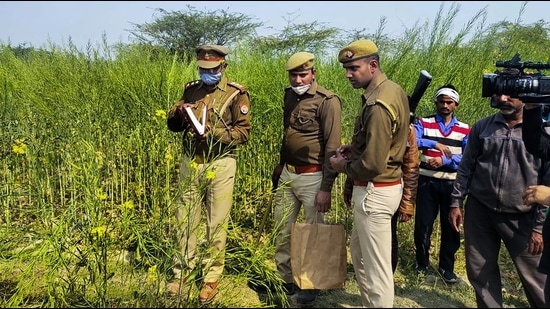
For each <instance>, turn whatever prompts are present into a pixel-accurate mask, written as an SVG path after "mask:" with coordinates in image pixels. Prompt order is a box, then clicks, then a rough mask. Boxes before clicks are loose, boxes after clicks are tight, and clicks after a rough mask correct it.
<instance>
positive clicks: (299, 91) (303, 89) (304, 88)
mask: <svg viewBox="0 0 550 309" xmlns="http://www.w3.org/2000/svg"><path fill="white" fill-rule="evenodd" d="M309 88H311V84H307V85H303V86H298V87H292V90H294V92H296V93H297V94H298V95H302V94H304V93H306V91H308V90H309Z"/></svg>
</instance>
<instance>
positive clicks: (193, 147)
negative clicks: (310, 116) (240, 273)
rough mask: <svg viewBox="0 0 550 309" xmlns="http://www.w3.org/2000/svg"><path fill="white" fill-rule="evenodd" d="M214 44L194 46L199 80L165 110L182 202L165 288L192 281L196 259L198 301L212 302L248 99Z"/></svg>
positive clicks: (174, 290)
mask: <svg viewBox="0 0 550 309" xmlns="http://www.w3.org/2000/svg"><path fill="white" fill-rule="evenodd" d="M228 52H229V50H228V49H227V48H226V47H224V46H219V45H203V46H199V47H197V48H196V53H197V65H198V69H199V75H200V80H196V81H192V82H189V83H187V84H186V85H185V87H184V90H183V96H182V97H181V100H180V101H179V102H178V103H177V104H175V105H174V106H173V107H172V108H171V109H170V111H169V113H168V117H167V124H168V128H169V129H170V130H171V131H174V132H183V150H184V160H183V164H182V166H181V180H180V184H181V192H182V199H181V202H182V204H181V205H180V206H179V208H178V212H177V219H178V220H177V222H178V231H179V233H178V237H179V239H178V243H179V249H180V255H178V256H176V257H174V260H175V265H174V267H173V272H174V279H175V280H174V281H172V282H170V283H169V284H168V286H167V290H168V293H169V294H171V295H177V294H179V293H180V291H181V285H182V284H183V283H185V282H186V281H192V280H191V276H192V275H193V274H196V273H197V271H193V270H194V269H195V266H196V265H195V263H196V262H197V260H200V261H201V262H202V264H203V265H202V266H203V271H202V273H203V286H202V289H201V292H200V295H199V300H200V302H201V303H203V304H205V303H209V302H210V301H212V299H213V298H214V296H215V295H216V294H217V291H218V282H219V279H220V277H221V275H222V272H223V269H224V263H225V245H226V238H227V230H226V229H227V223H228V219H229V215H230V210H231V205H232V199H233V185H234V180H235V171H236V160H235V149H236V147H237V146H238V145H240V144H244V143H246V142H247V141H248V139H249V136H250V98H249V94H248V92H247V89H246V87H244V86H242V85H239V84H237V83H235V82H230V81H228V80H227V78H226V76H225V74H224V72H225V69H226V67H227V63H226V60H225V56H226V55H227V54H228ZM203 210H204V214H205V216H206V237H207V241H206V243H207V244H208V246H209V248H207V252H206V253H205V258H202V259H198V258H197V257H196V255H197V252H196V251H197V233H198V231H197V229H198V227H199V224H200V219H201V211H203Z"/></svg>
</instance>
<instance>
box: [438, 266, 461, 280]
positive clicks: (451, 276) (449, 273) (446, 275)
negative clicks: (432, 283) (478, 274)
mask: <svg viewBox="0 0 550 309" xmlns="http://www.w3.org/2000/svg"><path fill="white" fill-rule="evenodd" d="M439 273H440V274H441V277H443V281H445V282H447V283H457V282H458V277H457V276H456V275H455V273H453V272H452V271H446V270H444V269H442V268H440V269H439Z"/></svg>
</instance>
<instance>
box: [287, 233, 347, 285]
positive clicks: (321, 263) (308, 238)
mask: <svg viewBox="0 0 550 309" xmlns="http://www.w3.org/2000/svg"><path fill="white" fill-rule="evenodd" d="M290 258H291V260H290V261H291V265H292V277H293V278H294V283H296V285H298V287H299V288H300V289H319V290H328V289H341V288H343V287H344V283H345V281H346V274H347V268H346V266H347V254H346V232H345V230H344V226H343V225H340V224H318V223H316V224H307V223H294V224H293V225H292V231H291V233H290Z"/></svg>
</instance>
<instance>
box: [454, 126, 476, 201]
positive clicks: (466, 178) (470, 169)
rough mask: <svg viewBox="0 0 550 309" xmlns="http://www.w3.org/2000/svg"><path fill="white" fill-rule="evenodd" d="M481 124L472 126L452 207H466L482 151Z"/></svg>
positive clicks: (457, 176)
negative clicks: (467, 196) (465, 203)
mask: <svg viewBox="0 0 550 309" xmlns="http://www.w3.org/2000/svg"><path fill="white" fill-rule="evenodd" d="M479 127H480V125H479V122H477V123H476V124H474V125H473V126H472V129H471V130H470V134H469V135H468V142H467V143H466V148H465V149H464V153H463V154H462V160H460V164H459V165H458V170H457V172H456V179H455V181H454V184H453V191H452V193H451V205H450V207H460V208H462V207H463V206H464V199H465V198H466V195H468V190H469V185H470V180H471V179H472V177H473V173H474V168H475V164H476V159H477V156H478V153H479V152H480V150H481V147H482V145H481V140H480V138H479V134H480V132H479V130H480V129H479Z"/></svg>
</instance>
